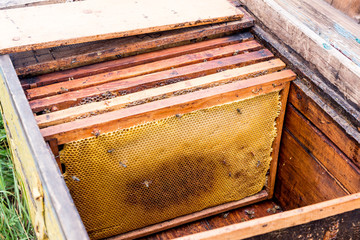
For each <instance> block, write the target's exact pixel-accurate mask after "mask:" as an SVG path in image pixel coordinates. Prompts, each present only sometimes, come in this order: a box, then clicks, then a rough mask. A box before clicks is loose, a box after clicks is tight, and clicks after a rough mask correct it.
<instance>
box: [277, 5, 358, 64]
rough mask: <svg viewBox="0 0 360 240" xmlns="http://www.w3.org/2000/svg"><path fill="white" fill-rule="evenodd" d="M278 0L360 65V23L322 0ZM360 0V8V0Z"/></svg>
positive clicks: (306, 24)
mask: <svg viewBox="0 0 360 240" xmlns="http://www.w3.org/2000/svg"><path fill="white" fill-rule="evenodd" d="M276 2H277V3H278V4H279V5H280V6H281V7H283V8H285V9H286V10H287V11H289V12H291V13H293V15H294V16H296V18H297V19H298V20H300V21H301V22H302V23H303V24H304V25H305V26H306V27H308V28H309V29H311V30H312V31H313V32H315V33H316V34H317V35H319V36H321V37H322V38H323V39H325V41H326V42H327V43H328V44H329V45H330V46H332V47H334V48H335V49H337V50H339V51H340V52H341V53H342V54H344V55H345V56H346V57H347V58H349V59H350V60H351V61H352V62H354V63H355V64H356V65H358V66H359V67H360V47H359V36H360V28H359V25H358V24H356V23H355V22H354V21H352V20H349V19H347V18H346V17H345V16H344V15H343V14H339V13H338V11H336V10H335V9H334V8H332V7H330V6H329V5H328V4H326V3H324V2H323V1H321V0H315V1H313V0H300V1H299V0H289V1H288V0H287V1H282V0H276ZM341 2H343V3H344V2H345V1H344V0H342V1H341ZM348 2H349V1H348ZM358 2H359V5H358V7H359V10H360V0H358ZM344 5H345V4H344ZM354 10H355V9H354Z"/></svg>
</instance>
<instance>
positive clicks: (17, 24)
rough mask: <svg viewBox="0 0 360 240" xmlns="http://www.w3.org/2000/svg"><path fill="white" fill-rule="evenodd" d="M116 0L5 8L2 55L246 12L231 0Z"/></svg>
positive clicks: (228, 17)
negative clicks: (237, 7)
mask: <svg viewBox="0 0 360 240" xmlns="http://www.w3.org/2000/svg"><path fill="white" fill-rule="evenodd" d="M117 3H118V1H116V0H104V1H101V3H100V2H99V1H92V0H90V1H82V2H74V3H64V4H54V5H45V6H37V7H32V8H27V9H23V8H19V9H10V10H4V11H3V14H1V16H0V22H1V24H0V32H6V33H7V34H5V35H4V34H3V35H2V36H1V41H0V54H8V53H10V52H19V51H27V50H34V49H39V48H48V47H52V46H59V45H68V44H74V43H80V42H89V41H97V40H103V39H110V38H118V37H126V36H131V35H138V34H144V33H150V32H159V31H166V30H169V29H178V28H184V27H191V26H197V25H204V24H209V23H216V22H228V21H234V20H238V19H241V18H242V16H243V15H244V14H243V13H242V12H241V11H240V10H239V9H236V8H235V7H234V6H232V5H231V4H230V3H229V2H227V1H226V0H213V1H211V2H209V1H205V0H202V1H196V2H194V1H190V0H184V1H181V2H177V1H171V2H169V1H166V0H156V1H151V2H149V1H146V0H137V1H134V0H126V1H122V3H121V5H120V4H117ZM199 9H201V11H199ZM119 12H122V13H123V14H119ZM63 16H67V17H66V18H65V19H64V18H63ZM29 19H31V21H29ZM88 26H90V27H88Z"/></svg>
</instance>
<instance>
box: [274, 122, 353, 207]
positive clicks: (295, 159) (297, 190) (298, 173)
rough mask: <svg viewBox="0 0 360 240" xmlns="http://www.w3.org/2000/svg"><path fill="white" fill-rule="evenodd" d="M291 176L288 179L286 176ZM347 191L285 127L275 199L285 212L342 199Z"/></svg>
mask: <svg viewBox="0 0 360 240" xmlns="http://www.w3.org/2000/svg"><path fill="white" fill-rule="evenodd" d="M289 176H291V177H289ZM346 194H347V192H346V190H344V189H343V188H342V186H341V185H339V184H338V182H337V181H336V179H334V178H333V177H332V175H330V174H329V173H328V171H327V170H326V169H325V168H324V167H323V166H322V165H321V164H320V163H319V162H318V160H317V159H315V158H314V157H313V156H312V155H311V154H310V153H308V152H306V150H305V149H304V148H303V147H302V146H301V145H300V144H299V142H298V141H297V139H295V138H294V137H293V136H292V134H291V133H290V132H289V131H288V130H287V128H285V131H284V132H283V138H282V140H281V149H280V157H279V165H278V172H277V181H276V186H275V198H276V199H277V200H278V201H279V203H280V205H281V206H286V210H288V209H295V208H298V207H303V206H307V205H310V204H314V203H319V202H322V201H326V200H330V199H334V198H337V197H341V196H345V195H346Z"/></svg>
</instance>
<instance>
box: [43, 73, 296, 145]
mask: <svg viewBox="0 0 360 240" xmlns="http://www.w3.org/2000/svg"><path fill="white" fill-rule="evenodd" d="M295 77H296V75H295V74H294V73H293V72H292V71H291V70H284V71H281V72H276V73H271V74H267V75H263V76H260V77H257V78H250V79H247V80H243V81H237V82H233V83H229V84H225V85H222V86H218V87H213V88H209V89H204V90H199V91H196V92H192V93H189V94H185V95H181V96H176V97H171V98H167V99H162V100H158V101H155V102H150V103H146V104H142V105H139V106H134V107H130V108H126V109H120V110H117V111H113V112H109V113H104V114H101V115H98V116H94V117H91V118H85V119H80V120H77V121H74V122H69V123H64V124H60V125H56V126H52V127H48V128H43V129H41V132H42V135H43V137H44V138H45V139H46V140H49V139H53V138H56V139H57V140H58V143H59V144H64V143H68V142H71V141H74V140H78V139H83V138H87V137H91V136H93V135H94V130H95V129H96V130H97V131H100V132H101V133H106V132H111V131H114V130H117V129H123V128H127V127H131V126H134V125H137V124H140V123H142V122H148V121H154V120H156V119H161V118H165V117H169V116H174V115H175V114H185V113H188V112H192V111H195V110H197V109H201V108H205V107H209V106H213V105H219V104H223V103H227V102H231V101H235V100H237V99H244V98H247V97H250V96H256V95H259V94H265V93H268V92H272V91H279V90H281V89H283V88H284V87H286V83H287V82H289V81H291V80H294V79H295ZM144 113H146V114H144Z"/></svg>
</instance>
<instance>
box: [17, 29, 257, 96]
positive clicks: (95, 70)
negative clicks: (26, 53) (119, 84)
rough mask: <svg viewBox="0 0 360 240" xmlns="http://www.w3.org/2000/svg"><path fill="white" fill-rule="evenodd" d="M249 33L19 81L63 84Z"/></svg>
mask: <svg viewBox="0 0 360 240" xmlns="http://www.w3.org/2000/svg"><path fill="white" fill-rule="evenodd" d="M253 38H254V37H253V36H252V34H251V33H249V32H246V33H240V34H236V35H233V36H228V37H223V38H216V39H212V40H208V41H203V42H198V43H193V44H190V45H185V46H180V47H175V48H170V49H164V50H159V51H156V52H150V53H144V54H139V55H136V56H130V57H126V58H121V59H118V60H112V61H107V62H103V63H98V64H93V65H89V66H84V67H79V68H75V69H70V70H65V71H61V72H55V73H49V74H44V75H40V76H36V77H33V78H26V79H23V80H21V86H22V87H23V88H25V89H27V88H30V87H31V88H34V87H40V86H44V85H48V84H52V83H56V82H63V81H67V80H69V79H77V78H81V77H86V76H90V75H95V74H100V73H104V72H109V71H114V70H119V69H123V68H127V67H133V66H136V65H140V64H145V63H149V62H153V61H159V60H163V59H166V58H171V57H178V56H179V55H183V54H190V53H194V52H198V51H204V50H208V49H211V48H217V47H223V46H226V45H230V44H235V43H240V42H245V41H248V40H251V39H253Z"/></svg>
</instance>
